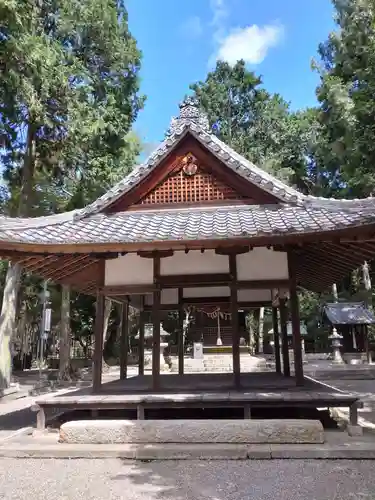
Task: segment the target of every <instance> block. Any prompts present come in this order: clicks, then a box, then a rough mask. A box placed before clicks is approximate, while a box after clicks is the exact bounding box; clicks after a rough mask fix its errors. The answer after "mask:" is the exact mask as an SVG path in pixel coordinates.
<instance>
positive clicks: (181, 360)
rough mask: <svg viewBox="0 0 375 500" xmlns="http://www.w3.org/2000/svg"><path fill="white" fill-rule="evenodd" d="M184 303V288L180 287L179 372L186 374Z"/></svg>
mask: <svg viewBox="0 0 375 500" xmlns="http://www.w3.org/2000/svg"><path fill="white" fill-rule="evenodd" d="M184 315H185V311H184V304H183V289H182V288H179V289H178V374H179V375H183V374H184Z"/></svg>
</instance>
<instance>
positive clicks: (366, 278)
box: [362, 262, 374, 363]
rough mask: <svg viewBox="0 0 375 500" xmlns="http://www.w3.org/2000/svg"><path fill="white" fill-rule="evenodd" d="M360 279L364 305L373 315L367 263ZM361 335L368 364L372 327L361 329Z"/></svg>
mask: <svg viewBox="0 0 375 500" xmlns="http://www.w3.org/2000/svg"><path fill="white" fill-rule="evenodd" d="M362 279H363V285H364V288H365V291H366V298H365V305H366V307H367V309H369V310H370V311H371V312H372V313H373V307H372V283H371V276H370V269H369V265H368V264H367V262H365V263H364V264H363V266H362ZM363 335H364V337H365V338H364V341H365V348H366V356H367V361H368V362H369V363H370V362H371V361H372V359H371V353H370V349H369V348H370V346H369V337H371V340H372V339H373V337H374V327H373V325H370V326H367V328H366V327H364V328H363Z"/></svg>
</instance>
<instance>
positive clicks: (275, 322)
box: [272, 307, 281, 373]
mask: <svg viewBox="0 0 375 500" xmlns="http://www.w3.org/2000/svg"><path fill="white" fill-rule="evenodd" d="M272 323H273V340H274V348H275V365H276V373H281V360H280V338H279V321H278V318H277V307H273V308H272Z"/></svg>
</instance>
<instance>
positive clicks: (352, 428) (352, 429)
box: [346, 424, 363, 437]
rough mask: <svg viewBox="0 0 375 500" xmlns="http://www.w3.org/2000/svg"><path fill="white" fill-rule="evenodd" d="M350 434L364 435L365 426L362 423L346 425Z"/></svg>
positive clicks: (354, 435) (355, 435)
mask: <svg viewBox="0 0 375 500" xmlns="http://www.w3.org/2000/svg"><path fill="white" fill-rule="evenodd" d="M346 430H347V431H348V434H349V436H352V437H358V436H363V428H362V427H361V426H360V425H350V424H348V425H347V426H346Z"/></svg>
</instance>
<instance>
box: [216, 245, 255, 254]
mask: <svg viewBox="0 0 375 500" xmlns="http://www.w3.org/2000/svg"><path fill="white" fill-rule="evenodd" d="M250 250H252V248H251V247H250V246H236V247H228V248H225V247H224V248H222V247H219V248H216V249H215V253H216V254H217V255H230V254H235V255H240V254H244V253H249V252H250Z"/></svg>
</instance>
